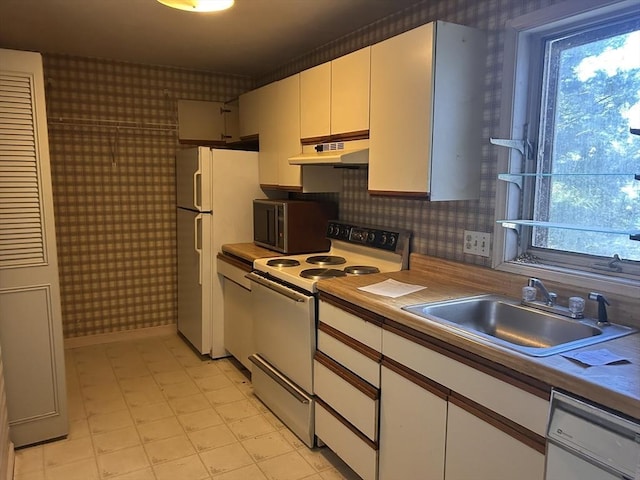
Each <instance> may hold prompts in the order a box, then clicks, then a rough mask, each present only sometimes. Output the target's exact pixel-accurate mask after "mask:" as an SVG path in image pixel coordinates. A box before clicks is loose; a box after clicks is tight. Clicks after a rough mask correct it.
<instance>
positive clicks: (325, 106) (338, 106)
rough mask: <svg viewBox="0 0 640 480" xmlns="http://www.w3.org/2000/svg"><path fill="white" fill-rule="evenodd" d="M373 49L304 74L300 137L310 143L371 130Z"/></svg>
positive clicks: (356, 53)
mask: <svg viewBox="0 0 640 480" xmlns="http://www.w3.org/2000/svg"><path fill="white" fill-rule="evenodd" d="M370 64H371V47H366V48H363V49H360V50H357V51H355V52H353V53H350V54H348V55H344V56H343V57H340V58H337V59H336V60H333V61H331V62H327V63H323V64H322V65H318V66H317V67H313V68H310V69H309V70H305V71H303V72H302V73H301V74H300V138H302V139H303V140H305V139H307V143H309V142H312V141H313V140H312V139H315V140H316V141H317V142H320V141H323V140H328V138H325V137H329V136H331V135H341V134H353V133H356V132H358V133H360V134H361V135H362V134H363V132H365V133H364V134H366V132H367V131H368V130H369V90H370V85H369V80H370Z"/></svg>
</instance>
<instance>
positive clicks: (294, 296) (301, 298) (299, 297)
mask: <svg viewBox="0 0 640 480" xmlns="http://www.w3.org/2000/svg"><path fill="white" fill-rule="evenodd" d="M245 278H248V279H249V280H251V281H252V282H256V283H258V284H260V285H262V286H263V287H266V288H268V289H270V290H273V291H274V292H277V293H279V294H281V295H284V296H285V297H287V298H290V299H291V300H294V301H296V302H306V301H308V300H309V298H310V297H308V296H306V295H303V294H302V293H298V292H295V291H293V290H290V289H288V288H287V287H283V286H282V285H278V284H277V283H275V282H271V281H269V280H267V279H265V278H262V277H261V276H260V275H256V274H255V273H253V272H250V273H247V274H246V275H245Z"/></svg>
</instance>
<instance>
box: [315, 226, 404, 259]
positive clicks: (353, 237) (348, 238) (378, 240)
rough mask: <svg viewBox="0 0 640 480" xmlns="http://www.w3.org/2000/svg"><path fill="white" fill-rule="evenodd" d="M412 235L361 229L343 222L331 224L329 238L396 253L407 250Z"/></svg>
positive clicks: (328, 232)
mask: <svg viewBox="0 0 640 480" xmlns="http://www.w3.org/2000/svg"><path fill="white" fill-rule="evenodd" d="M409 237H410V234H409V233H408V232H406V231H401V230H397V231H394V230H388V229H384V228H379V227H368V226H367V227H361V226H357V225H351V224H348V223H343V222H329V225H328V226H327V238H330V239H335V240H341V241H343V242H350V243H359V244H362V245H366V246H368V247H372V248H380V249H382V250H389V251H391V252H395V251H396V250H397V249H403V248H406V245H405V243H406V242H408V240H409Z"/></svg>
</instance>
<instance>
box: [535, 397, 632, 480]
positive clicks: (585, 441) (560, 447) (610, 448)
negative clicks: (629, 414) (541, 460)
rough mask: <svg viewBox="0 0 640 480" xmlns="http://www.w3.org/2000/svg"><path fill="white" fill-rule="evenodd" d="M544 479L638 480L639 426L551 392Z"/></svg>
mask: <svg viewBox="0 0 640 480" xmlns="http://www.w3.org/2000/svg"><path fill="white" fill-rule="evenodd" d="M545 472H546V473H545V480H609V479H611V480H616V479H625V480H640V423H638V421H637V420H635V421H634V420H631V419H628V418H623V417H621V416H620V415H616V414H614V413H612V412H609V411H608V410H604V409H602V408H600V407H597V406H595V405H592V404H590V403H587V402H585V401H584V400H581V399H579V398H575V397H572V396H569V395H567V394H565V393H562V392H559V391H557V390H554V391H553V392H552V394H551V407H550V411H549V424H548V428H547V456H546V469H545Z"/></svg>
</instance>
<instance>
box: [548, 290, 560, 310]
mask: <svg viewBox="0 0 640 480" xmlns="http://www.w3.org/2000/svg"><path fill="white" fill-rule="evenodd" d="M557 300H558V294H557V293H554V292H549V301H548V303H549V306H550V307H553V306H554V305H555V304H556V301H557Z"/></svg>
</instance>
